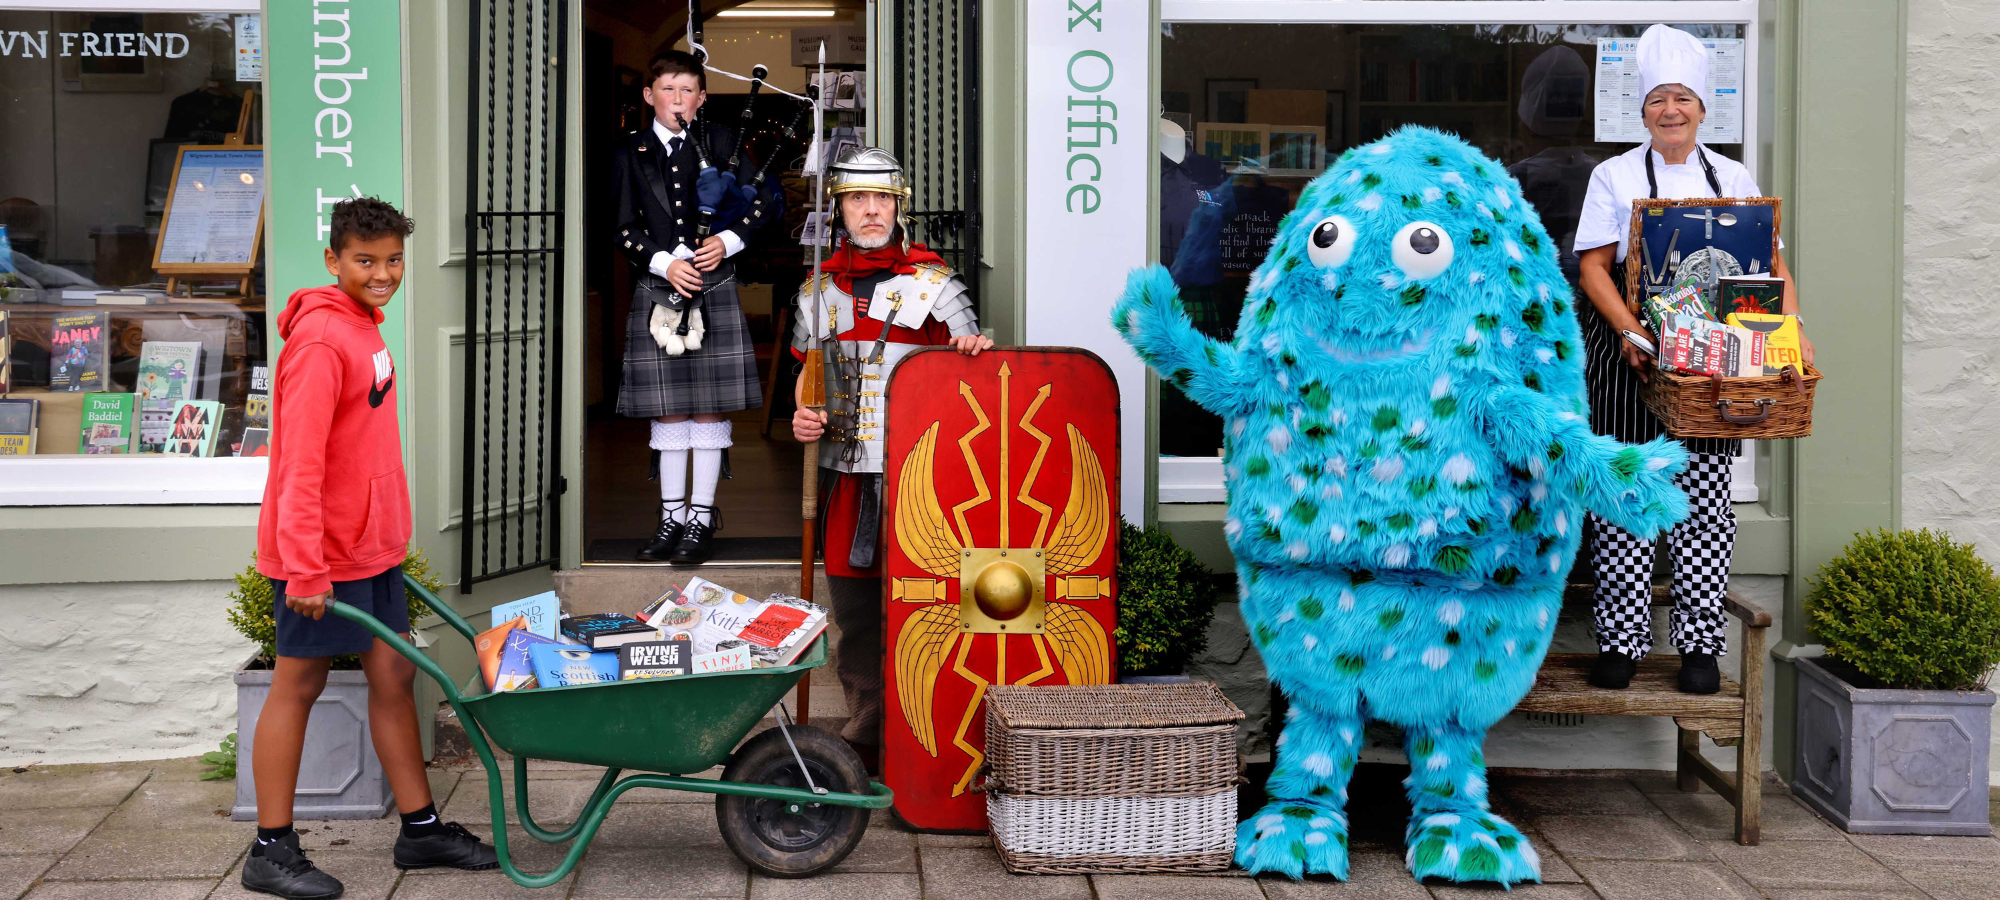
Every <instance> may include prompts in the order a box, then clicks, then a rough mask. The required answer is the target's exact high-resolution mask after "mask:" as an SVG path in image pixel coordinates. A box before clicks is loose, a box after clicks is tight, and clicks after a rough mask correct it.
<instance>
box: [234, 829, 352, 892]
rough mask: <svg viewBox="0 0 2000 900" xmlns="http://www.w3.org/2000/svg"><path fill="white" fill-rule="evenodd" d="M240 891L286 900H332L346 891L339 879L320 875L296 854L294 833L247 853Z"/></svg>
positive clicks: (296, 835)
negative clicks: (274, 895)
mask: <svg viewBox="0 0 2000 900" xmlns="http://www.w3.org/2000/svg"><path fill="white" fill-rule="evenodd" d="M243 889H244V890H246V891H256V892H257V893H260V894H276V895H278V896H280V897H284V898H286V900H333V898H335V897H338V896H340V894H341V891H343V890H345V888H342V887H341V886H340V880H339V879H337V878H335V877H333V876H332V875H328V874H326V873H325V872H322V871H320V870H319V868H318V867H317V866H314V865H313V864H312V860H310V859H307V858H306V855H305V853H303V852H301V851H300V850H299V836H298V834H297V833H293V834H288V835H285V836H284V837H281V838H279V839H277V840H275V841H272V842H270V843H268V844H264V845H262V846H260V847H257V848H255V849H253V850H251V851H250V856H249V857H248V858H246V859H244V860H243Z"/></svg>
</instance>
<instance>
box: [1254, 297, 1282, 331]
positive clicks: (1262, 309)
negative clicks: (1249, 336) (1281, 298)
mask: <svg viewBox="0 0 2000 900" xmlns="http://www.w3.org/2000/svg"><path fill="white" fill-rule="evenodd" d="M1277 317H1278V301H1276V300H1265V301H1264V305H1262V306H1259V307H1257V324H1259V325H1269V324H1271V320H1272V319H1275V318H1277Z"/></svg>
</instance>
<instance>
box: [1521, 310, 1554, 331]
mask: <svg viewBox="0 0 2000 900" xmlns="http://www.w3.org/2000/svg"><path fill="white" fill-rule="evenodd" d="M1548 322H1549V315H1548V313H1547V312H1546V311H1544V310H1543V309H1542V305H1541V304H1540V303H1530V304H1528V308H1527V309H1524V310H1521V324H1523V325H1526V326H1528V330H1530V331H1535V332H1539V331H1541V330H1542V326H1543V325H1546V324H1548Z"/></svg>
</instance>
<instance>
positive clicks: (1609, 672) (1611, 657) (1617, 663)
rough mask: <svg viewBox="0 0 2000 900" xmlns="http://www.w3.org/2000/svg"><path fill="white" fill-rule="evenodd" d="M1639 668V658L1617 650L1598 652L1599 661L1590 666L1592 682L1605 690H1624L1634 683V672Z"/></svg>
mask: <svg viewBox="0 0 2000 900" xmlns="http://www.w3.org/2000/svg"><path fill="white" fill-rule="evenodd" d="M1638 670H1639V663H1638V661H1637V660H1634V659H1633V658H1632V657H1629V656H1626V655H1625V654H1623V653H1620V652H1618V651H1616V650H1605V651H1603V652H1601V653H1599V654H1597V662H1596V663H1595V664H1593V665H1592V666H1591V667H1590V683H1591V684H1593V685H1596V686H1597V687H1601V688H1604V689H1605V690H1611V691H1622V690H1624V689H1626V688H1628V687H1630V686H1631V685H1632V673H1634V672H1636V671H1638Z"/></svg>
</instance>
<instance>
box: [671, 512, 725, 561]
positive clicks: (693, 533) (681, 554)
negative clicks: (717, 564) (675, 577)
mask: <svg viewBox="0 0 2000 900" xmlns="http://www.w3.org/2000/svg"><path fill="white" fill-rule="evenodd" d="M688 509H689V512H688V526H687V532H686V533H685V534H682V535H681V545H680V546H679V547H678V548H675V550H674V555H673V558H672V559H669V560H667V561H668V562H670V563H673V564H674V565H677V566H698V565H701V564H702V563H705V562H708V558H709V557H711V556H714V555H715V544H714V540H715V533H716V532H718V531H721V530H722V511H721V510H719V509H716V508H715V507H713V506H700V505H695V506H691V507H689V508H688ZM703 512H706V513H708V516H707V517H706V518H704V517H703V516H702V513H703Z"/></svg>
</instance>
